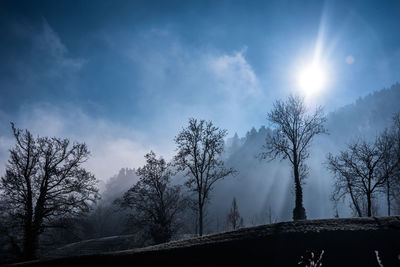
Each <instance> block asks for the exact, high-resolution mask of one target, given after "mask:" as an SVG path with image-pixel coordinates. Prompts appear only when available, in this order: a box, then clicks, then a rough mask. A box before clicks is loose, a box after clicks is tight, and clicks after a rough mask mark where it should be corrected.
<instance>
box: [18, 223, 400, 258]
mask: <svg viewBox="0 0 400 267" xmlns="http://www.w3.org/2000/svg"><path fill="white" fill-rule="evenodd" d="M128 239H129V238H128ZM102 240H103V241H102ZM118 240H120V241H118ZM86 242H87V243H86V244H90V242H92V244H94V243H96V242H97V244H98V245H99V247H101V248H103V245H104V246H105V247H106V248H107V242H110V243H109V244H110V245H109V247H113V246H114V247H117V246H118V242H122V243H123V237H111V238H109V239H108V241H107V239H98V240H88V241H86ZM93 242H94V243H93ZM113 242H114V245H111V244H112V243H113ZM115 242H116V243H115ZM127 242H128V243H129V241H127ZM77 244H78V243H76V244H75V245H74V244H71V245H69V247H68V246H66V247H63V248H60V249H59V251H58V253H55V252H52V253H53V254H51V253H49V255H48V259H47V260H43V261H36V262H30V263H24V265H26V266H77V265H85V266H95V265H99V264H106V265H115V266H123V265H125V266H128V265H129V266H164V265H167V266H169V265H174V266H221V265H222V266H225V265H235V266H237V265H243V266H244V265H246V266H295V265H297V263H298V261H299V259H300V257H301V256H303V255H305V254H306V251H313V252H315V253H319V252H320V251H321V250H324V251H325V253H324V256H323V266H378V264H377V261H376V256H375V251H379V255H380V258H381V260H382V263H383V265H384V266H398V265H397V263H398V259H397V256H398V255H399V254H400V217H399V216H391V217H372V218H348V219H325V220H306V221H296V222H282V223H276V224H271V225H263V226H257V227H251V228H243V229H239V230H236V231H231V232H225V233H219V234H213V235H207V236H203V237H198V238H192V239H186V240H180V241H175V242H170V243H166V244H161V245H157V246H150V247H145V248H139V249H130V250H123V251H115V252H107V253H100V254H92V255H80V256H72V257H64V258H55V257H61V256H66V255H72V254H73V253H72V254H71V251H76V249H75V250H71V251H68V250H69V249H71V248H72V247H74V246H77ZM84 244H85V243H84V242H80V249H78V251H80V253H78V254H85V253H88V252H89V253H90V252H95V250H92V251H90V249H89V250H88V249H86V250H85V248H84V247H85V246H84ZM121 246H123V244H122V245H121ZM78 247H79V246H78ZM103 249H104V248H103ZM103 251H104V250H103ZM108 251H109V250H108ZM50 258H53V259H50ZM297 266H298V265H297Z"/></svg>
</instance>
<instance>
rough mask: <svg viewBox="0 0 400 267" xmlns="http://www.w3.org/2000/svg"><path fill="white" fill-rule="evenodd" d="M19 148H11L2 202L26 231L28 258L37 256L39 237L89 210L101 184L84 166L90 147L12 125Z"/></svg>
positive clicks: (0, 187) (0, 191)
mask: <svg viewBox="0 0 400 267" xmlns="http://www.w3.org/2000/svg"><path fill="white" fill-rule="evenodd" d="M11 126H12V130H13V134H14V137H15V140H16V145H15V147H14V148H13V149H10V159H9V160H8V164H7V166H6V173H5V175H4V177H2V178H1V184H0V198H1V199H3V200H5V201H6V203H7V206H6V207H3V209H4V210H5V212H7V213H8V215H9V216H10V218H12V219H13V222H14V223H15V225H16V226H17V227H20V228H22V232H23V242H22V254H23V258H24V259H33V258H35V257H36V250H37V248H38V239H39V235H40V234H41V233H43V231H44V230H45V229H46V228H48V227H51V226H52V223H53V222H55V221H56V220H58V219H59V218H61V217H65V216H69V215H78V214H81V213H82V212H87V211H89V209H90V204H91V203H93V202H94V201H96V200H97V199H98V197H99V196H98V189H97V186H96V184H97V180H96V179H95V177H94V176H93V175H92V174H91V173H89V172H88V171H86V170H85V169H84V168H82V167H81V165H82V164H83V163H84V162H85V161H86V160H87V159H88V157H89V151H88V149H87V147H86V145H85V144H79V143H74V144H70V141H69V140H68V139H59V138H55V137H54V138H48V137H37V138H34V137H33V136H32V134H31V133H30V132H29V131H28V130H25V131H22V130H19V129H16V128H15V127H14V124H11Z"/></svg>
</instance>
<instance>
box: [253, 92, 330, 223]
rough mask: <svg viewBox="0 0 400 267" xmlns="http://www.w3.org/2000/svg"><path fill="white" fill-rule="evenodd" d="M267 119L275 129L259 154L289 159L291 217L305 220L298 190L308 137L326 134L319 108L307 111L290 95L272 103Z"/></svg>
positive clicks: (305, 173) (303, 170)
mask: <svg viewBox="0 0 400 267" xmlns="http://www.w3.org/2000/svg"><path fill="white" fill-rule="evenodd" d="M268 120H269V121H270V122H271V123H272V124H273V126H274V127H275V129H274V131H273V132H272V134H269V135H268V136H267V139H266V145H265V146H264V148H265V150H266V152H264V153H262V154H261V155H260V156H261V158H263V159H270V160H274V159H276V158H281V159H289V161H290V163H291V164H292V166H293V176H294V184H295V192H296V205H295V208H294V210H293V219H294V220H303V219H306V211H305V209H304V207H303V190H302V181H303V179H304V178H305V177H306V176H307V173H308V167H307V165H306V164H305V161H306V159H307V158H308V157H309V156H310V154H309V152H308V149H309V147H310V144H311V141H312V139H313V138H314V137H315V136H316V135H318V134H324V133H327V130H326V129H325V127H324V123H325V122H326V117H325V116H324V112H323V109H322V108H321V107H317V108H316V110H315V111H314V112H313V113H312V114H309V112H308V110H307V108H306V105H305V103H304V99H303V98H301V97H299V96H293V95H291V96H289V98H288V100H287V101H285V102H283V101H279V100H278V101H276V102H275V103H274V107H273V109H272V111H271V112H270V113H268Z"/></svg>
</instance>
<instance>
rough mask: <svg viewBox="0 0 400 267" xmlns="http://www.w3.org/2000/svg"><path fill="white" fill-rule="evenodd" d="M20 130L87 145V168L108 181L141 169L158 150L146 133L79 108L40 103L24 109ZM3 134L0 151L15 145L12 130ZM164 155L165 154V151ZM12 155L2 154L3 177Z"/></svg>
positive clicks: (17, 119)
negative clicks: (123, 170)
mask: <svg viewBox="0 0 400 267" xmlns="http://www.w3.org/2000/svg"><path fill="white" fill-rule="evenodd" d="M14 122H15V124H16V127H17V128H20V129H28V130H29V131H31V132H32V133H33V134H34V135H35V136H37V135H39V136H56V137H62V138H69V139H70V140H71V141H76V142H84V143H86V144H87V145H88V148H89V150H90V151H91V157H90V159H89V160H88V161H87V162H86V163H85V167H86V168H88V170H90V171H91V172H93V173H94V174H95V176H96V177H97V178H98V179H101V180H103V181H105V180H106V179H108V178H110V177H111V176H113V175H115V174H117V173H118V171H119V170H120V169H121V168H125V167H129V168H133V167H135V168H137V167H140V166H142V165H143V164H144V157H143V156H144V154H146V153H147V152H148V151H149V150H150V149H153V150H155V151H156V152H157V153H159V152H160V151H161V148H159V147H155V146H153V145H152V144H151V142H150V141H149V140H148V139H147V138H146V136H145V135H144V134H143V133H140V132H137V131H135V130H133V129H129V128H128V127H123V126H121V125H118V124H116V123H113V122H111V121H108V120H105V119H95V118H92V117H90V116H88V115H87V114H85V112H83V111H82V110H81V109H80V108H78V107H76V106H66V105H64V106H61V107H60V106H53V105H51V104H36V105H31V106H24V107H23V108H21V109H20V112H19V115H18V116H17V118H16V119H15V120H14ZM7 130H8V132H1V133H0V150H1V151H2V152H3V151H7V150H8V149H9V148H10V147H11V146H13V145H14V143H15V141H14V140H13V137H12V136H11V130H10V129H7ZM161 152H162V151H161ZM8 157H9V154H8V153H0V164H1V168H2V172H1V173H2V174H3V173H4V166H5V165H4V163H5V162H6V161H7V159H8Z"/></svg>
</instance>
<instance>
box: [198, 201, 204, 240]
mask: <svg viewBox="0 0 400 267" xmlns="http://www.w3.org/2000/svg"><path fill="white" fill-rule="evenodd" d="M202 235H203V205H201V203H199V236H202Z"/></svg>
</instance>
